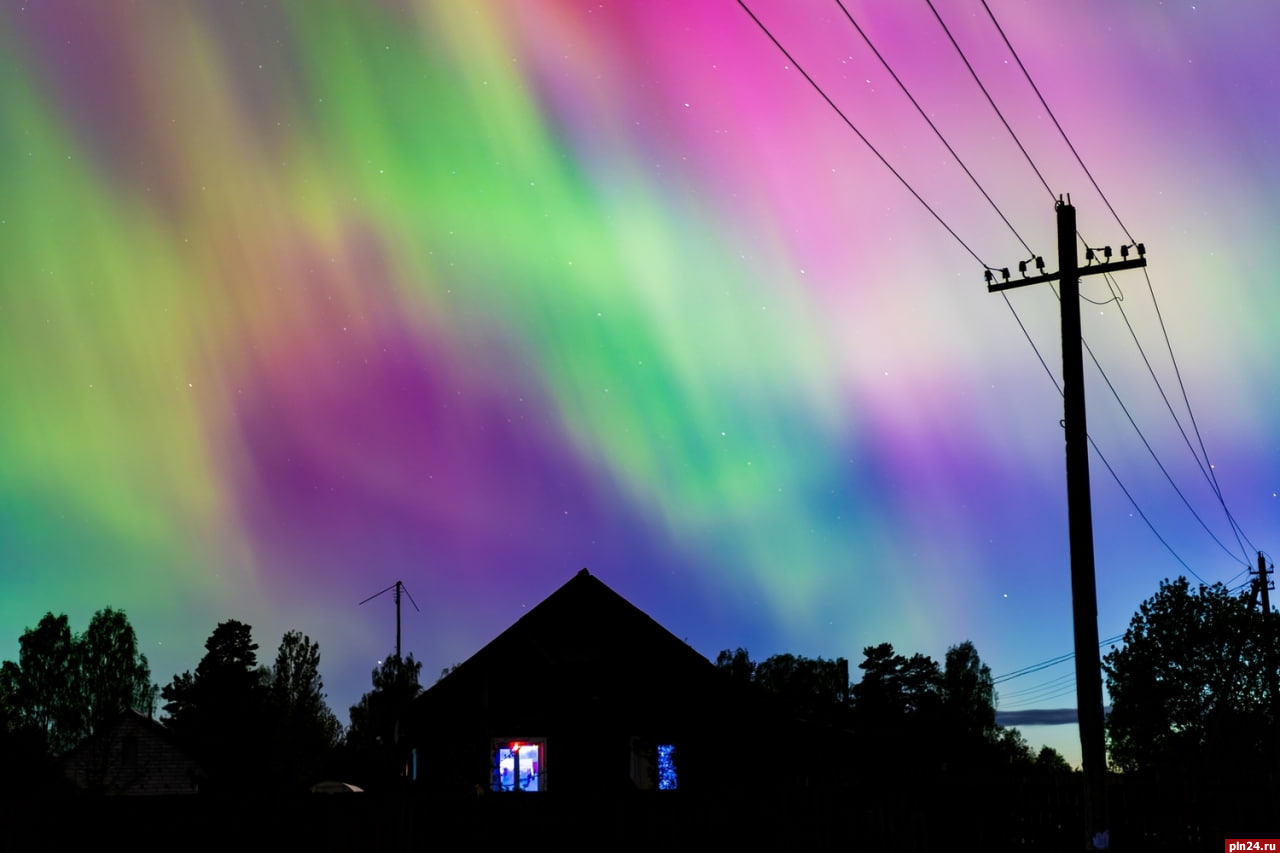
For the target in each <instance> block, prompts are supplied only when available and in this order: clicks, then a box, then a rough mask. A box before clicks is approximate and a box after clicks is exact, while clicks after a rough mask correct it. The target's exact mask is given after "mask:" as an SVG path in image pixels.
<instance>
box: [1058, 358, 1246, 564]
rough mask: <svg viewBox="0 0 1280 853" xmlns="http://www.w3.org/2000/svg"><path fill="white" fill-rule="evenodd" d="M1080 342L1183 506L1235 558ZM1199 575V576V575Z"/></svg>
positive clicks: (1210, 536)
mask: <svg viewBox="0 0 1280 853" xmlns="http://www.w3.org/2000/svg"><path fill="white" fill-rule="evenodd" d="M1080 344H1081V345H1082V346H1083V347H1084V349H1085V352H1087V353H1089V358H1090V359H1091V360H1092V361H1093V366H1094V367H1096V368H1098V373H1099V374H1101V376H1102V381H1103V382H1106V383H1107V388H1109V389H1110V390H1111V396H1113V397H1115V398H1116V404H1117V405H1119V406H1120V411H1122V412H1124V416H1125V417H1126V418H1128V419H1129V425H1130V426H1132V427H1133V431H1134V432H1136V433H1137V434H1138V438H1139V439H1140V440H1141V441H1142V446H1143V447H1145V448H1147V452H1148V453H1150V454H1151V458H1152V459H1153V460H1154V461H1155V463H1156V467H1157V468H1159V469H1160V473H1161V474H1164V477H1165V479H1166V480H1168V481H1169V485H1170V486H1171V487H1172V488H1173V491H1174V493H1175V494H1176V495H1177V496H1178V497H1179V498H1180V499H1181V500H1182V504H1183V506H1185V507H1186V508H1187V511H1188V512H1190V513H1191V515H1192V517H1193V518H1195V520H1196V521H1198V522H1199V523H1200V526H1201V527H1202V528H1204V532H1205V533H1208V534H1209V538H1210V539H1212V540H1213V541H1214V542H1217V543H1218V547H1219V548H1221V549H1222V550H1223V551H1225V552H1226V554H1227V556H1228V557H1231V558H1232V559H1235V558H1236V555H1235V554H1233V553H1231V549H1230V548H1228V547H1227V546H1226V545H1224V544H1222V540H1221V539H1219V538H1218V537H1217V536H1216V535H1214V532H1213V531H1212V530H1210V529H1209V525H1207V524H1205V521H1204V519H1203V518H1201V517H1200V514H1199V513H1198V512H1196V510H1195V507H1193V506H1191V502H1190V501H1188V500H1187V496H1186V495H1184V494H1183V493H1182V489H1179V488H1178V484H1177V483H1175V482H1174V481H1173V476H1172V475H1171V474H1170V473H1169V470H1168V469H1167V468H1165V467H1164V463H1163V462H1161V461H1160V457H1159V456H1158V455H1157V454H1156V451H1155V448H1154V447H1152V446H1151V442H1149V441H1147V437H1146V436H1145V435H1143V433H1142V428H1141V427H1139V426H1138V422H1137V421H1135V420H1134V419H1133V415H1132V414H1131V413H1130V412H1129V407H1128V406H1126V405H1125V404H1124V400H1122V399H1121V398H1120V392H1119V391H1117V390H1116V386H1115V385H1113V384H1112V383H1111V377H1110V376H1108V375H1107V372H1106V371H1105V370H1103V369H1102V364H1101V363H1100V362H1099V361H1098V357H1097V356H1096V355H1094V353H1093V347H1091V346H1089V342H1088V341H1086V340H1085V339H1084V338H1081V339H1080ZM1099 455H1101V454H1099ZM1197 577H1199V576H1198V575H1197Z"/></svg>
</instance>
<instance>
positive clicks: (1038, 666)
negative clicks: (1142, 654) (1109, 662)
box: [991, 634, 1124, 684]
mask: <svg viewBox="0 0 1280 853" xmlns="http://www.w3.org/2000/svg"><path fill="white" fill-rule="evenodd" d="M1122 639H1124V634H1114V635H1112V636H1110V637H1107V638H1106V639H1105V640H1100V641H1099V642H1098V648H1102V647H1103V646H1105V645H1107V644H1108V643H1114V642H1115V641H1116V640H1122ZM1075 656H1076V653H1075V652H1067V653H1066V654H1064V655H1058V656H1057V657H1053V658H1049V659H1048V660H1042V661H1040V662H1039V663H1033V664H1028V665H1027V666H1024V667H1022V668H1021V669H1015V670H1013V671H1012V672H1006V673H1005V674H1004V675H997V676H996V677H995V678H993V679H991V683H992V684H1003V683H1004V682H1006V681H1011V680H1012V679H1015V678H1022V677H1023V676H1024V675H1031V674H1032V673H1036V672H1040V671H1041V670H1045V669H1048V668H1049V667H1051V666H1057V665H1058V664H1060V663H1065V662H1066V661H1069V660H1071V659H1072V658H1073V657H1075Z"/></svg>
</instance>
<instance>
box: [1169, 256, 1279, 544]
mask: <svg viewBox="0 0 1280 853" xmlns="http://www.w3.org/2000/svg"><path fill="white" fill-rule="evenodd" d="M1144 275H1145V271H1144ZM1146 280H1147V291H1148V292H1149V293H1150V294H1151V304H1152V306H1153V307H1154V308H1155V311H1156V319H1157V320H1158V321H1159V322H1160V332H1161V333H1162V334H1163V335H1164V343H1165V346H1166V347H1167V348H1168V350H1169V361H1170V362H1171V363H1172V364H1173V373H1174V376H1176V377H1177V379H1178V388H1179V389H1180V390H1181V391H1182V402H1183V405H1185V406H1186V407H1187V416H1188V417H1189V418H1190V420H1191V428H1192V430H1193V431H1194V432H1195V434H1196V441H1197V442H1199V444H1200V452H1201V453H1202V454H1203V455H1204V461H1205V465H1206V466H1208V476H1209V480H1210V482H1211V484H1212V486H1213V491H1214V493H1215V494H1216V495H1217V496H1218V502H1219V503H1220V504H1222V511H1223V512H1224V513H1226V515H1227V520H1228V521H1229V522H1230V523H1231V527H1232V529H1233V530H1236V531H1238V532H1239V534H1240V535H1241V536H1244V540H1245V541H1246V542H1249V547H1250V548H1251V549H1253V550H1254V551H1256V550H1258V549H1257V548H1255V547H1254V545H1253V543H1252V542H1250V541H1249V537H1248V536H1245V533H1244V531H1243V530H1240V526H1239V525H1238V524H1237V523H1236V520H1235V516H1233V515H1232V514H1231V511H1230V510H1229V509H1227V503H1226V500H1225V499H1224V498H1223V497H1222V488H1221V487H1220V486H1219V485H1218V476H1217V474H1215V473H1214V471H1213V465H1212V464H1210V462H1209V451H1208V450H1206V449H1205V446H1204V438H1203V437H1202V436H1201V435H1200V426H1199V425H1198V424H1197V423H1196V415H1195V412H1194V411H1192V409H1191V400H1190V399H1189V398H1188V397H1187V386H1186V385H1185V384H1183V382H1182V371H1181V370H1180V369H1179V368H1178V359H1177V358H1175V357H1174V355H1173V343H1172V342H1171V341H1170V340H1169V332H1168V330H1167V329H1166V328H1165V325H1164V315H1163V314H1161V313H1160V304H1159V303H1158V302H1157V301H1156V291H1155V288H1154V287H1152V286H1151V276H1149V275H1147V276H1146ZM1193 453H1194V451H1193Z"/></svg>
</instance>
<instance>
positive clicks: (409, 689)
mask: <svg viewBox="0 0 1280 853" xmlns="http://www.w3.org/2000/svg"><path fill="white" fill-rule="evenodd" d="M421 672H422V664H421V663H419V662H418V661H415V660H414V659H413V653H412V652H410V653H409V655H408V657H406V658H404V659H401V658H400V656H399V655H395V654H391V655H388V656H387V657H386V659H385V660H384V661H383V662H382V664H381V665H380V666H377V667H375V668H374V670H373V673H372V679H373V690H371V691H369V692H368V693H366V694H364V695H363V696H361V697H360V701H359V702H357V703H356V704H354V705H352V706H351V726H350V727H349V728H348V729H347V736H346V745H347V746H348V748H349V749H350V751H351V752H353V753H354V756H355V758H354V760H355V763H356V764H357V765H358V766H359V767H360V769H361V770H362V771H363V772H365V773H368V774H372V775H373V776H376V777H384V778H385V777H386V776H388V775H391V774H394V773H395V772H397V767H398V764H399V762H400V760H401V758H402V755H401V750H400V748H399V739H400V738H399V733H400V720H401V717H402V716H403V715H404V712H405V711H406V710H408V708H409V703H411V702H412V701H413V700H414V699H415V698H416V697H417V696H418V694H419V693H421V692H422V685H421V684H420V683H419V681H418V678H419V675H420V674H421Z"/></svg>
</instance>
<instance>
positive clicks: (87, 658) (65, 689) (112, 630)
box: [0, 607, 155, 754]
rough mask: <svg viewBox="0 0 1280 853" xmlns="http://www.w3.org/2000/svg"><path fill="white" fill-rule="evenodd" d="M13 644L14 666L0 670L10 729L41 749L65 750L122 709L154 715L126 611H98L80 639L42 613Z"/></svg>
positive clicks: (63, 620) (147, 675) (62, 621)
mask: <svg viewBox="0 0 1280 853" xmlns="http://www.w3.org/2000/svg"><path fill="white" fill-rule="evenodd" d="M18 644H19V655H18V661H17V662H16V663H15V662H13V661H5V662H4V664H3V666H0V693H3V694H4V695H5V696H6V697H7V698H6V704H7V705H8V706H9V711H8V714H9V715H11V716H12V717H13V725H14V727H15V728H17V729H19V730H22V731H25V732H26V734H25V735H24V737H25V738H27V739H31V738H35V739H37V740H38V741H40V742H42V744H43V746H42V748H43V749H46V750H48V751H50V752H52V753H54V754H58V753H61V752H65V751H66V750H68V749H70V748H72V747H74V746H75V745H76V744H78V743H79V742H80V741H81V740H83V739H84V738H85V737H87V736H89V735H91V734H93V733H94V732H95V731H97V730H99V729H100V728H101V727H102V726H103V725H105V724H107V723H109V722H110V721H111V720H113V719H114V718H115V717H117V716H118V715H119V714H120V713H122V712H123V711H126V710H129V709H130V708H134V709H137V710H139V711H141V712H143V713H148V714H149V713H151V712H152V711H153V710H154V706H155V686H154V685H153V684H152V683H151V670H150V668H149V667H148V665H147V658H146V656H145V655H143V654H140V653H139V652H138V641H137V637H136V635H135V634H134V631H133V627H132V626H131V625H130V624H129V620H128V618H127V617H126V616H125V614H124V612H123V611H120V610H113V609H112V608H110V607H108V608H105V609H103V610H99V611H98V612H97V613H95V614H94V616H93V619H91V620H90V622H89V628H88V630H86V631H85V633H84V634H83V635H81V636H76V635H74V634H73V633H72V632H71V624H70V622H69V621H68V619H67V617H66V616H65V615H62V616H56V617H55V616H54V615H53V614H52V613H46V614H45V615H44V617H43V618H42V619H41V620H40V622H39V624H38V625H37V626H36V627H35V628H34V629H30V628H28V629H27V630H26V631H24V632H23V634H22V636H21V638H19V641H18Z"/></svg>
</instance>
